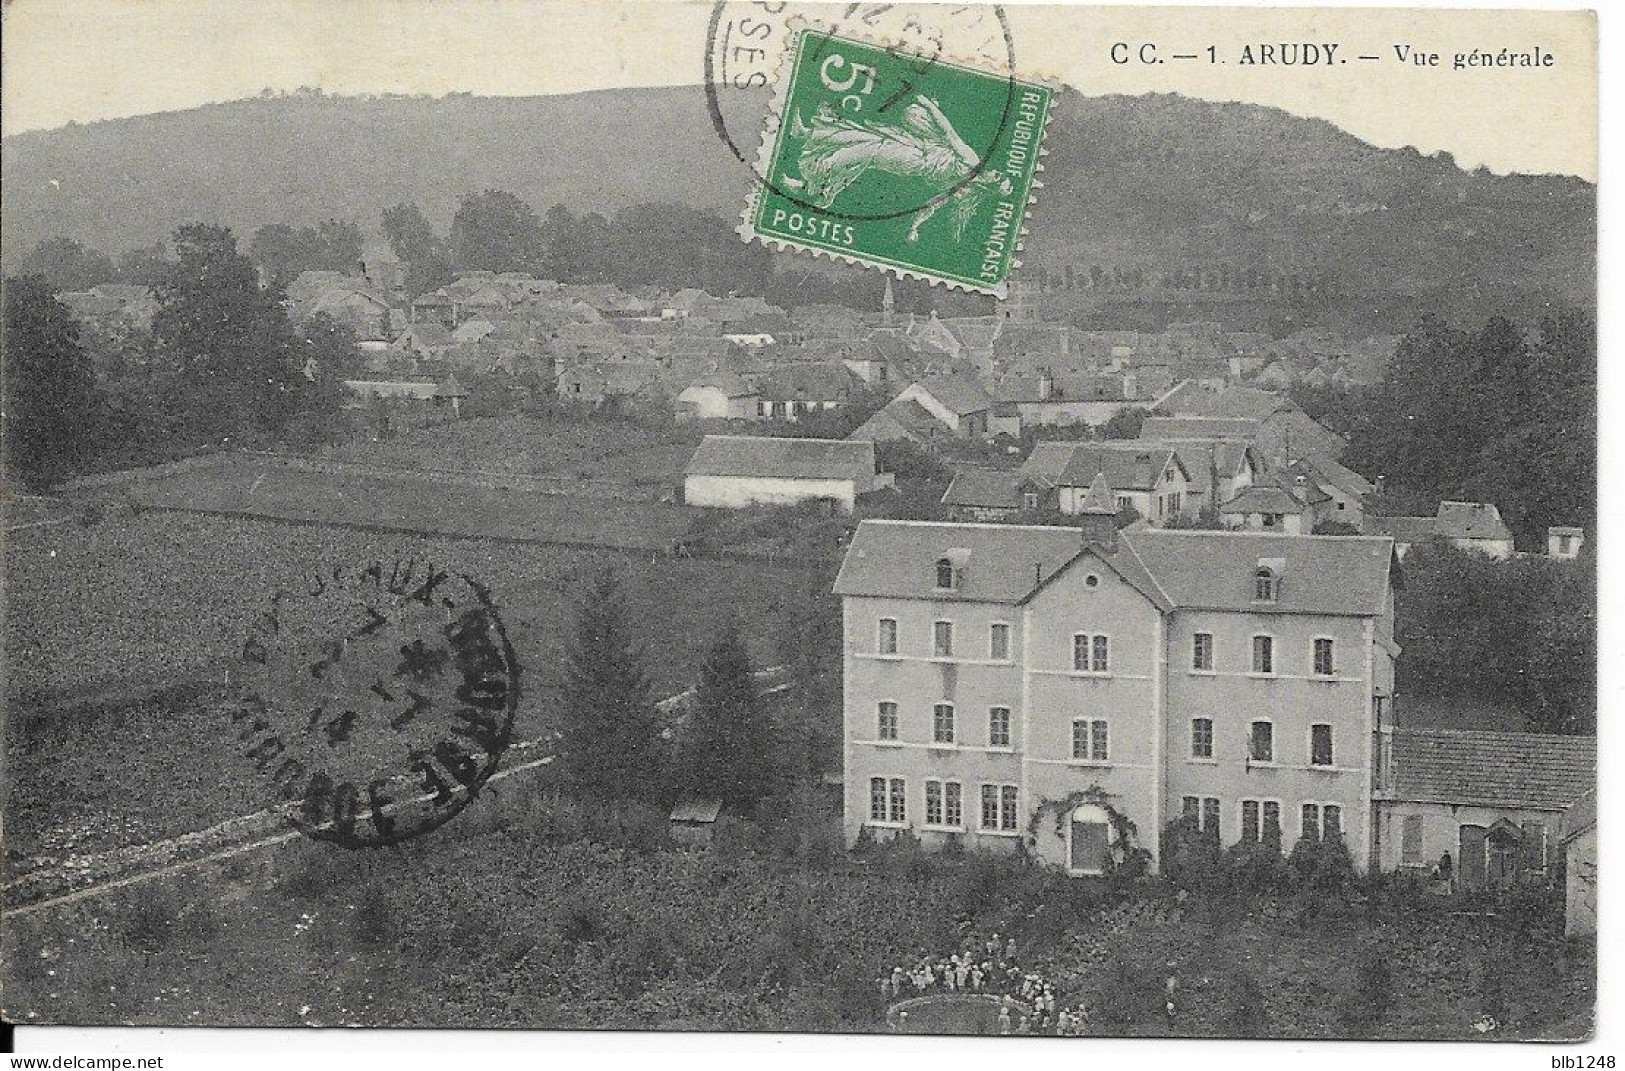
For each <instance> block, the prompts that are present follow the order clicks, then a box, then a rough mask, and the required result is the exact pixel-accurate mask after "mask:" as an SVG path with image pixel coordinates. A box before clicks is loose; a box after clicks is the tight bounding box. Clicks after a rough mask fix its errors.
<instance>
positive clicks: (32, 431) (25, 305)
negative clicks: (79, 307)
mask: <svg viewBox="0 0 1625 1071" xmlns="http://www.w3.org/2000/svg"><path fill="white" fill-rule="evenodd" d="M4 297H5V341H4V347H3V348H4V352H5V362H6V365H5V375H4V377H0V391H3V401H0V412H3V413H4V414H5V425H4V427H5V440H4V445H5V471H6V473H7V475H13V474H15V475H16V476H17V477H19V478H21V479H22V481H23V482H24V483H25V484H26V485H27V486H28V487H30V488H32V489H34V490H44V489H48V488H51V487H54V486H56V485H57V484H59V483H61V482H62V481H63V480H66V479H69V478H71V477H73V476H77V475H79V474H81V473H82V472H84V471H85V468H86V466H87V465H88V464H89V462H90V461H91V459H92V450H93V446H94V444H96V443H98V442H99V441H100V440H99V435H98V428H99V427H100V426H101V424H102V421H103V418H104V416H105V406H104V404H103V402H102V399H101V396H100V395H99V394H98V392H97V390H96V384H95V379H94V377H93V376H92V374H91V370H90V362H89V360H88V359H87V358H86V357H85V354H84V351H83V350H82V349H81V348H80V346H79V329H78V326H77V325H76V324H75V323H74V321H73V318H72V317H71V316H70V315H69V314H68V310H67V309H66V308H64V307H63V306H62V304H61V303H60V302H58V301H57V300H56V298H54V297H52V296H51V284H50V283H49V282H47V281H46V280H45V279H44V278H43V277H41V276H38V275H24V276H21V277H18V278H15V279H10V280H7V282H6V284H5V294H4Z"/></svg>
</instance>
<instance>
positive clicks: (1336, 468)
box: [1286, 456, 1375, 531]
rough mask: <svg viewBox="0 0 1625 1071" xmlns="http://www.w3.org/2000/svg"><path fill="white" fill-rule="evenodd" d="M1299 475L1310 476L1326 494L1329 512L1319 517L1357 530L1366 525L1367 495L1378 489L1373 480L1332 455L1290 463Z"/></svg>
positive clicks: (1299, 459)
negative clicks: (1337, 460) (1336, 459)
mask: <svg viewBox="0 0 1625 1071" xmlns="http://www.w3.org/2000/svg"><path fill="white" fill-rule="evenodd" d="M1286 472H1287V473H1288V474H1290V475H1292V476H1293V477H1295V478H1299V479H1306V480H1308V481H1309V482H1310V483H1312V484H1313V485H1314V487H1315V488H1316V489H1318V490H1319V492H1320V493H1321V494H1323V495H1325V496H1326V498H1327V500H1328V501H1329V502H1330V505H1329V506H1328V507H1327V513H1326V514H1325V515H1324V516H1321V517H1319V518H1317V520H1329V521H1338V522H1341V523H1343V524H1347V525H1350V526H1351V527H1353V528H1354V529H1355V530H1356V531H1358V530H1360V529H1362V528H1363V527H1364V525H1365V498H1366V496H1367V495H1369V494H1371V493H1372V491H1374V490H1375V488H1374V487H1373V485H1372V483H1371V481H1370V480H1367V479H1366V478H1365V477H1364V476H1361V475H1360V474H1359V473H1358V472H1355V471H1354V470H1353V469H1351V468H1348V467H1347V466H1345V465H1342V464H1339V463H1338V462H1336V461H1334V460H1332V459H1331V458H1329V457H1318V456H1313V457H1301V458H1298V459H1296V460H1294V461H1292V462H1290V463H1289V464H1288V465H1287V466H1286Z"/></svg>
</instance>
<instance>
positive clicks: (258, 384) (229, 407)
mask: <svg viewBox="0 0 1625 1071" xmlns="http://www.w3.org/2000/svg"><path fill="white" fill-rule="evenodd" d="M174 244H175V251H176V254H177V257H178V259H177V261H176V263H175V264H174V266H173V267H172V268H171V269H170V270H169V271H168V272H167V273H166V274H165V277H164V279H163V280H162V281H161V282H160V284H159V285H158V287H157V295H158V306H159V307H158V313H157V315H156V316H155V317H154V318H153V325H152V329H153V337H154V339H155V341H156V343H157V346H158V351H159V354H160V355H161V357H162V358H163V359H164V360H165V361H166V362H167V363H168V365H169V369H168V371H169V373H170V375H171V377H172V380H173V383H172V386H173V389H172V391H171V397H170V404H171V406H173V407H177V408H178V409H179V410H180V412H181V414H182V415H183V420H182V426H183V428H184V429H185V430H184V434H186V435H187V436H188V437H189V438H191V439H193V440H194V441H200V442H220V441H223V440H226V439H231V438H234V437H235V438H238V439H241V438H248V439H253V438H256V437H259V436H264V435H274V434H276V433H277V432H279V431H280V430H281V428H282V426H283V424H284V423H285V422H286V421H287V420H288V418H289V417H290V416H291V415H292V414H293V413H294V412H295V411H296V410H297V409H298V407H299V404H300V400H301V397H302V395H303V394H304V388H305V386H306V385H308V383H309V380H306V379H305V378H304V376H303V375H302V374H301V370H302V367H303V361H302V360H300V355H299V346H298V342H297V340H296V339H295V336H294V332H293V328H292V326H291V325H290V324H289V322H288V317H287V314H286V313H285V312H284V311H283V308H282V304H281V294H280V292H279V291H276V290H261V289H260V286H259V278H258V273H257V272H256V270H255V268H254V265H253V263H252V262H251V261H250V260H249V259H248V258H247V257H245V256H243V255H242V254H241V253H239V252H238V251H237V240H236V239H235V238H234V237H233V236H232V233H231V231H229V230H227V229H226V228H224V227H215V226H210V225H207V224H202V223H194V224H189V225H187V226H184V227H182V228H180V230H178V231H176V232H175V240H174Z"/></svg>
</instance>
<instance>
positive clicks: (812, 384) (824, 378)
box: [756, 364, 852, 402]
mask: <svg viewBox="0 0 1625 1071" xmlns="http://www.w3.org/2000/svg"><path fill="white" fill-rule="evenodd" d="M756 388H757V393H759V394H760V395H761V396H762V398H763V399H765V400H768V401H775V402H838V401H842V400H844V399H845V398H846V397H847V395H849V394H850V393H851V392H852V373H851V372H849V371H847V369H846V366H845V365H842V364H804V365H790V366H787V367H781V368H776V369H774V370H773V371H771V372H769V373H767V374H766V375H764V376H762V377H761V378H760V379H758V380H757V381H756Z"/></svg>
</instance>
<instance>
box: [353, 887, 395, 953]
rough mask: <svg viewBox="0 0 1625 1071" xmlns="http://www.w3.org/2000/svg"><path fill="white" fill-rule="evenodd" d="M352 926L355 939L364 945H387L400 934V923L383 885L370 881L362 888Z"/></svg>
mask: <svg viewBox="0 0 1625 1071" xmlns="http://www.w3.org/2000/svg"><path fill="white" fill-rule="evenodd" d="M350 926H351V928H352V932H353V933H354V934H355V939H356V940H357V941H358V942H359V943H361V944H363V945H368V946H378V945H387V944H390V943H392V942H393V941H395V940H396V939H397V938H398V937H399V936H400V923H399V921H398V920H397V918H396V916H395V911H394V908H393V907H392V906H391V905H390V902H389V897H388V895H387V894H386V893H385V892H384V889H383V887H382V886H381V885H379V884H377V883H375V882H369V883H367V885H366V886H365V887H364V888H362V890H361V893H360V895H359V896H357V898H356V905H355V912H354V913H353V914H352V915H351V916H350Z"/></svg>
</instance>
